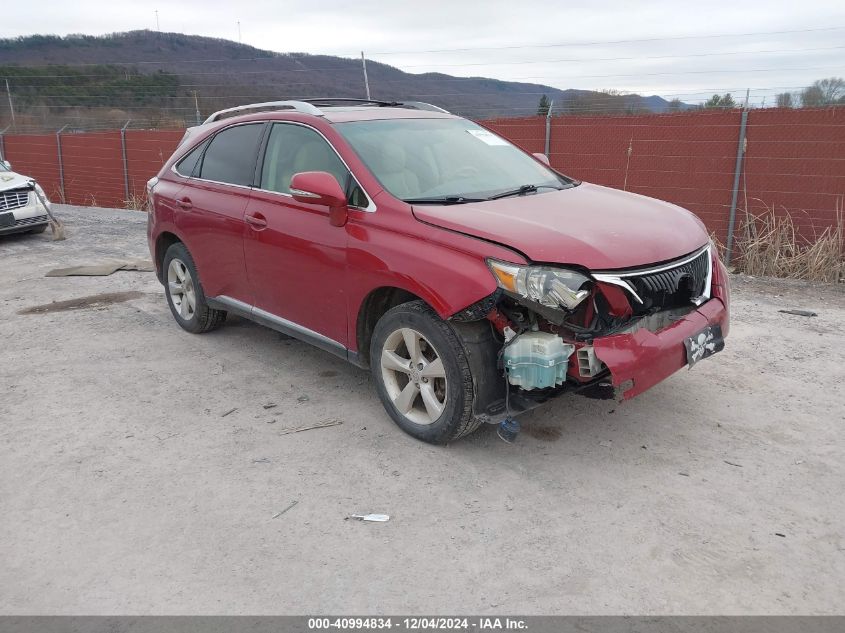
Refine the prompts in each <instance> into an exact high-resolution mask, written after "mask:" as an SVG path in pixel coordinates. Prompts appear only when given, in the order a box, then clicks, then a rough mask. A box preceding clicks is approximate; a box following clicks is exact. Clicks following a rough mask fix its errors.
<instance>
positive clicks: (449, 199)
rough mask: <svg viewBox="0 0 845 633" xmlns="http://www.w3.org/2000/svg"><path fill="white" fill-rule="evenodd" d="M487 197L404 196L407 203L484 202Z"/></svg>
mask: <svg viewBox="0 0 845 633" xmlns="http://www.w3.org/2000/svg"><path fill="white" fill-rule="evenodd" d="M485 200H487V198H464V197H463V196H441V197H439V198H404V199H403V200H402V201H403V202H407V203H408V204H466V203H467V202H484V201H485Z"/></svg>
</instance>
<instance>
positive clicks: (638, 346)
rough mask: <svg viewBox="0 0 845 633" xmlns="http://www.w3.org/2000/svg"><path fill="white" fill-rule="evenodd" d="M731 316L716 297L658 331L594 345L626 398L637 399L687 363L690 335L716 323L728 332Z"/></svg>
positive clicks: (611, 338)
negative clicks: (686, 341) (687, 342)
mask: <svg viewBox="0 0 845 633" xmlns="http://www.w3.org/2000/svg"><path fill="white" fill-rule="evenodd" d="M728 319H729V315H728V308H727V307H726V305H725V303H724V302H723V301H722V299H721V298H718V297H716V298H713V299H710V300H709V301H707V303H704V304H702V305H701V306H700V307H698V308H697V309H696V310H694V311H692V312H690V313H689V314H687V315H686V316H684V318H682V319H680V320H679V321H677V322H675V323H673V324H672V325H670V326H668V327H666V328H664V329H662V330H660V331H658V332H651V331H649V330H647V329H645V328H642V329H640V330H637V331H636V332H634V333H632V334H615V335H612V336H606V337H603V338H597V339H595V340H594V341H593V348H594V349H595V353H596V357H597V358H598V359H599V360H601V361H602V362H603V363H604V364H605V365H607V368H608V369H609V370H610V376H611V380H612V383H613V386H614V387H615V388H616V389H617V391H619V392H621V394H622V397H623V398H624V399H628V398H633V397H634V396H637V395H639V394H641V393H643V392H644V391H646V390H647V389H650V388H651V387H653V386H654V385H656V384H657V383H659V382H661V381H663V380H665V379H666V378H668V377H669V376H671V375H672V374H674V373H675V372H676V371H678V370H679V369H681V368H682V367H685V366H686V365H687V350H686V347H685V346H684V341H685V340H686V339H687V338H689V337H691V336H693V335H695V334H698V333H699V332H701V331H702V330H703V329H704V328H706V327H707V326H713V325H718V326H719V327H720V328H721V330H722V332H723V333H724V335H727V333H728V327H729V324H728Z"/></svg>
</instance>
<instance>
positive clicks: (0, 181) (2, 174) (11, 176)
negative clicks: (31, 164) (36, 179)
mask: <svg viewBox="0 0 845 633" xmlns="http://www.w3.org/2000/svg"><path fill="white" fill-rule="evenodd" d="M30 180H32V178H29V177H27V176H21V175H20V174H16V173H15V172H13V171H0V191H6V190H8V189H17V188H18V187H25V186H26V185H27V184H29V181H30Z"/></svg>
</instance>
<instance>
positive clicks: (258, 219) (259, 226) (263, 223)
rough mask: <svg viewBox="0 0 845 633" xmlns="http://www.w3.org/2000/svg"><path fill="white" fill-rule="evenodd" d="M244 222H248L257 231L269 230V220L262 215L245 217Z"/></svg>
mask: <svg viewBox="0 0 845 633" xmlns="http://www.w3.org/2000/svg"><path fill="white" fill-rule="evenodd" d="M244 220H246V223H247V224H249V225H250V226H251V227H252V228H253V229H255V230H256V231H263V230H264V229H266V228H267V218H265V217H264V216H263V215H261V214H260V213H256V214H255V215H245V216H244Z"/></svg>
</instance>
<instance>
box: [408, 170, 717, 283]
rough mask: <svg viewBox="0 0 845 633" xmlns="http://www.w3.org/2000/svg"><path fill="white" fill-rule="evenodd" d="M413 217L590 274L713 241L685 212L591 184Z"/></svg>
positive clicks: (422, 211) (418, 209) (420, 211)
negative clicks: (572, 265)
mask: <svg viewBox="0 0 845 633" xmlns="http://www.w3.org/2000/svg"><path fill="white" fill-rule="evenodd" d="M413 211H414V215H415V216H416V218H417V219H418V220H420V221H422V222H427V223H429V224H433V225H435V226H440V227H442V228H445V229H450V230H453V231H458V232H460V233H464V234H466V235H471V236H474V237H480V238H483V239H486V240H490V241H493V242H497V243H499V244H503V245H506V246H509V247H511V248H514V249H516V250H518V251H520V252H521V253H524V254H525V255H527V256H528V258H529V259H531V260H532V261H534V262H548V263H560V264H576V265H580V266H584V267H586V268H588V269H591V270H611V269H614V268H633V267H637V266H642V265H644V264H652V263H656V262H663V261H667V260H671V259H675V258H677V257H681V256H682V255H686V254H687V253H691V252H692V251H694V250H695V249H697V248H699V247H701V246H703V245H705V244H706V243H707V240H708V234H707V231H706V229H705V228H704V225H703V224H702V223H701V221H700V220H699V219H698V218H697V217H695V216H694V215H693V214H692V213H690V212H689V211H687V210H685V209H682V208H681V207H678V206H675V205H674V204H670V203H668V202H663V201H662V200H655V199H654V198H647V197H645V196H640V195H637V194H633V193H628V192H625V191H620V190H618V189H610V188H608V187H601V186H599V185H591V184H588V183H582V184H580V185H578V186H577V187H572V188H570V189H564V190H562V191H553V192H545V191H544V190H542V189H541V190H540V193H538V194H529V195H526V196H513V197H510V198H503V199H501V200H491V201H489V202H475V203H469V204H456V205H449V206H440V205H414V207H413Z"/></svg>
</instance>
